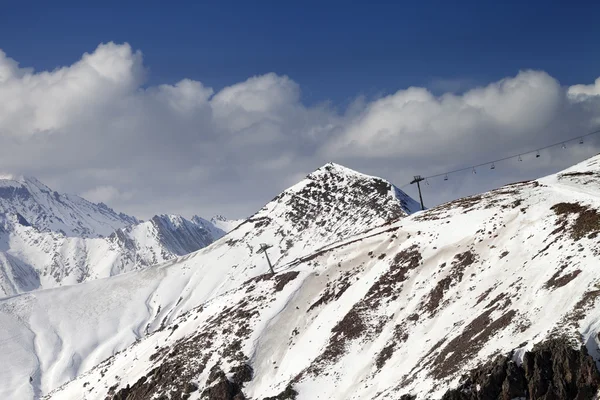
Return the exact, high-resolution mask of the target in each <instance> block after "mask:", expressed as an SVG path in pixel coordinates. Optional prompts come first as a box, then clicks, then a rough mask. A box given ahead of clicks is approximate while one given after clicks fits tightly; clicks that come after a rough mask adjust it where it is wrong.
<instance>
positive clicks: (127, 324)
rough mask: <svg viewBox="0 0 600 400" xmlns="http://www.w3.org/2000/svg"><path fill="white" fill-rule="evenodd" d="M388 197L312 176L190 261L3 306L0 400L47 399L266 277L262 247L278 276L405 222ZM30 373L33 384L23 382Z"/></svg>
mask: <svg viewBox="0 0 600 400" xmlns="http://www.w3.org/2000/svg"><path fill="white" fill-rule="evenodd" d="M373 188H376V189H378V190H373ZM326 190H327V191H326ZM390 190H391V185H390V184H389V183H386V182H385V181H383V180H380V179H378V178H377V179H371V178H365V177H364V176H363V175H361V174H357V173H353V172H352V171H350V170H346V171H344V176H338V175H336V174H335V173H325V174H322V175H321V176H319V177H315V176H309V177H307V179H305V180H304V181H303V182H301V183H300V184H299V185H296V186H294V187H293V188H291V189H289V190H287V191H285V192H283V193H282V194H281V195H280V196H277V197H276V198H275V199H274V200H273V201H272V202H270V203H268V204H267V205H266V206H265V207H263V209H261V210H260V211H259V212H257V213H256V214H255V215H253V216H252V217H251V218H249V219H248V220H247V221H245V222H244V223H243V224H241V225H240V226H238V227H237V228H236V229H234V230H233V231H232V232H230V233H229V234H228V235H227V236H225V237H223V238H222V239H220V240H219V241H217V242H215V243H213V244H212V245H210V246H208V247H206V248H204V249H202V250H200V251H198V252H196V253H194V254H190V255H186V256H183V257H180V258H178V259H176V260H171V261H167V262H166V263H163V264H160V265H156V266H152V267H149V268H146V269H143V270H139V271H135V272H132V273H127V274H121V275H118V276H114V277H112V278H110V279H105V280H94V281H90V282H88V283H84V284H81V285H74V286H68V287H62V288H57V289H54V290H42V291H36V292H32V293H28V294H24V295H21V296H16V297H13V298H10V299H5V300H3V301H0V320H1V321H0V357H3V355H2V354H3V350H4V349H6V348H5V347H4V346H9V347H10V348H11V349H13V350H11V353H12V355H11V358H12V359H13V360H19V361H15V362H11V365H12V366H13V367H14V368H11V369H10V370H7V371H3V370H0V380H1V381H3V382H7V383H6V384H5V385H4V386H3V387H2V388H0V398H2V397H10V396H15V397H19V398H31V397H35V393H48V392H49V391H51V390H52V389H55V388H56V387H57V386H59V385H60V384H63V383H64V382H66V381H68V380H70V379H72V378H75V377H76V376H78V375H79V374H81V373H82V372H84V371H87V370H89V369H91V368H92V367H93V366H95V365H96V364H97V363H98V362H100V361H102V360H104V359H105V358H107V357H109V356H111V355H113V354H114V353H115V352H117V351H121V350H124V349H125V348H126V347H127V346H129V345H130V344H131V343H133V342H134V341H136V340H137V339H139V338H142V337H144V336H146V335H147V334H149V333H151V332H155V331H157V330H160V329H164V327H166V326H168V324H170V323H171V322H172V321H173V320H174V319H175V318H177V317H178V316H180V315H183V314H184V313H186V312H188V311H190V310H191V309H193V308H195V307H197V306H198V305H200V304H202V303H204V302H205V301H208V300H210V299H213V298H216V297H217V296H220V295H222V294H225V293H227V292H229V291H231V290H232V289H234V288H238V287H240V285H242V284H243V283H244V282H245V281H247V280H248V279H250V278H253V277H255V276H257V275H260V274H262V273H263V272H264V271H266V270H268V269H267V265H266V262H265V259H264V256H263V255H261V254H257V253H256V249H257V248H258V246H259V245H260V243H263V242H265V243H269V244H272V245H273V246H274V247H273V248H271V249H270V250H269V254H270V256H271V257H272V260H273V262H274V263H275V265H276V267H277V268H278V267H279V266H281V265H284V264H285V263H287V262H290V261H293V260H294V259H296V258H298V257H299V256H301V255H304V254H309V253H310V252H311V251H312V250H313V249H316V248H319V247H321V246H323V245H324V244H327V243H328V240H329V241H331V242H333V241H337V240H340V239H345V238H347V237H350V236H351V235H353V234H355V233H357V232H360V231H361V230H365V229H372V228H374V227H375V226H377V225H381V224H385V223H390V222H392V221H393V220H395V219H397V218H398V217H402V216H405V215H406V213H405V211H404V210H403V208H402V205H401V204H400V203H399V202H398V201H397V200H396V199H395V198H394V197H393V196H390V194H389V192H390ZM323 198H325V199H326V200H327V201H326V202H322V199H323ZM171 223H172V221H171ZM15 337H18V338H21V339H19V340H20V341H21V342H19V343H20V344H19V345H18V346H16V347H15V341H14V340H12V339H10V338H15ZM4 354H7V353H4ZM4 361H6V360H2V362H4ZM27 374H31V376H32V380H33V381H32V383H31V384H30V383H29V382H22V377H23V376H26V375H27Z"/></svg>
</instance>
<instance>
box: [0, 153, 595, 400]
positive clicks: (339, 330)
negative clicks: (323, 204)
mask: <svg viewBox="0 0 600 400" xmlns="http://www.w3.org/2000/svg"><path fill="white" fill-rule="evenodd" d="M599 206H600V157H594V158H592V159H590V160H588V161H586V162H584V163H581V164H579V165H577V166H575V167H573V168H571V169H569V170H566V171H563V172H562V173H559V174H556V175H552V176H549V177H546V178H543V179H540V180H538V181H531V182H523V183H517V184H513V185H508V186H505V187H502V188H499V189H497V190H494V191H491V192H489V193H485V194H482V195H477V196H472V197H468V198H464V199H460V200H457V201H454V202H451V203H448V204H444V205H442V206H439V207H435V208H433V209H431V210H428V211H425V212H419V213H416V214H414V215H412V216H410V217H407V218H403V219H399V220H397V221H396V222H394V223H391V224H384V225H383V226H381V227H377V228H374V229H370V230H367V231H366V232H363V233H360V234H358V235H356V236H353V237H347V238H345V239H340V240H338V241H336V242H335V243H331V244H329V245H326V246H324V247H323V248H321V249H319V250H317V251H312V252H311V251H307V252H306V253H304V254H303V255H302V256H301V257H300V258H298V259H296V260H291V259H290V258H287V259H285V262H280V263H278V264H277V266H276V271H277V273H276V275H275V276H272V277H271V276H269V275H261V273H262V272H265V268H264V264H262V267H261V268H258V267H257V264H258V260H257V259H256V258H255V259H252V258H250V259H242V258H240V257H236V258H235V259H229V258H228V256H227V255H228V254H229V252H223V251H222V249H223V248H224V247H226V246H227V245H228V244H227V243H228V242H229V241H228V240H221V241H220V242H217V243H215V244H213V245H212V246H210V247H208V248H206V249H203V250H201V251H200V252H198V253H196V254H195V255H193V256H189V257H185V258H184V259H181V260H178V261H177V262H173V263H168V264H165V265H161V266H158V267H155V268H151V269H148V270H145V271H142V272H140V273H135V274H128V275H121V276H119V277H116V278H112V279H109V280H106V281H97V282H93V283H91V284H89V285H80V286H79V287H74V288H65V289H68V290H69V291H70V290H81V291H83V290H86V291H89V290H92V291H93V290H94V289H92V287H95V285H97V287H98V288H99V287H101V286H103V287H105V288H106V289H103V291H105V292H108V293H111V294H114V297H112V299H115V298H116V301H117V303H119V304H122V305H123V306H122V307H119V306H116V305H114V301H115V300H113V301H111V307H112V306H114V307H116V308H118V309H120V310H121V311H123V313H124V315H125V316H126V317H123V316H121V315H117V314H115V313H112V312H111V311H106V315H104V316H102V317H99V318H97V319H96V320H95V321H96V322H95V323H97V324H101V322H100V321H101V320H103V321H105V324H106V325H103V326H106V329H108V326H109V325H110V326H112V327H113V329H114V330H113V331H112V332H111V334H107V337H111V338H112V337H114V335H117V336H118V335H127V334H129V335H131V338H132V339H133V337H134V336H135V335H133V334H132V333H131V330H130V329H129V328H128V327H129V326H132V325H123V321H130V320H131V318H132V317H133V316H134V315H135V318H134V321H131V323H137V324H138V326H139V335H140V336H142V331H143V330H144V327H145V326H146V323H147V321H150V325H148V327H149V328H148V332H151V333H150V334H149V335H147V336H145V337H143V338H141V340H139V341H136V342H135V343H134V344H133V345H131V346H130V347H129V348H127V349H126V350H124V351H121V352H119V353H116V354H114V356H112V357H110V358H109V359H107V360H106V361H104V362H103V363H101V364H99V365H98V366H97V367H95V368H92V369H91V370H89V371H87V372H84V373H82V372H83V370H85V369H87V368H84V367H81V366H80V367H79V368H78V369H77V370H75V371H74V370H72V369H68V368H66V367H65V366H64V365H72V361H71V360H72V359H73V355H80V354H82V352H81V349H82V348H85V347H86V346H84V345H83V344H82V343H78V344H77V345H74V343H73V342H71V341H69V342H68V345H67V346H69V349H64V347H62V348H61V351H56V352H55V353H54V354H52V356H48V361H47V362H48V363H49V364H44V365H45V366H44V367H43V368H42V369H41V370H40V371H43V373H42V384H41V386H39V383H38V382H39V380H38V379H39V377H38V376H37V375H35V377H34V384H33V385H32V386H30V385H28V384H24V385H23V388H20V389H21V390H23V391H25V389H30V390H31V388H32V387H33V388H41V390H42V391H43V392H44V393H45V392H46V391H47V390H48V389H49V388H51V387H52V386H53V383H52V381H51V379H49V378H48V377H47V376H46V375H50V376H53V378H52V379H54V384H57V383H58V382H59V381H60V380H61V379H66V376H65V375H63V376H61V378H57V375H56V374H59V375H58V376H60V373H63V374H64V371H70V372H71V374H72V375H73V376H74V375H76V374H78V375H79V376H78V377H77V378H76V379H75V380H73V381H71V382H69V383H67V384H66V385H64V386H62V387H60V388H58V389H56V390H54V391H52V392H51V393H50V394H49V398H52V399H82V398H85V399H103V398H105V397H107V395H108V397H109V398H112V396H113V395H118V396H122V397H125V396H126V395H127V394H129V395H131V396H132V397H130V398H136V397H134V396H138V397H137V398H151V396H153V395H157V396H158V395H160V394H166V393H169V394H170V396H171V397H172V398H180V397H181V398H191V399H197V398H200V395H201V393H203V391H204V390H206V392H205V393H206V394H210V391H211V390H212V389H214V390H215V391H216V390H218V389H222V388H223V387H224V386H223V385H225V387H227V388H229V389H231V391H233V392H235V391H237V390H240V389H241V390H242V391H243V393H244V394H245V396H246V397H247V398H252V399H265V398H268V397H271V396H278V397H276V398H278V399H285V398H292V396H289V395H290V394H291V393H292V392H296V393H297V397H296V398H297V399H319V398H321V399H398V398H400V397H401V396H402V395H409V394H410V395H414V396H417V398H418V399H429V398H433V399H436V398H441V397H442V395H443V394H444V393H445V392H446V390H448V389H449V388H452V387H456V385H458V384H459V381H460V377H461V375H463V374H464V373H466V372H467V371H468V370H469V369H471V368H474V367H476V366H478V365H480V364H481V363H484V362H487V361H488V360H490V359H492V358H494V357H496V356H497V355H499V354H508V353H510V352H513V357H514V358H515V359H516V360H517V361H519V360H520V359H522V357H523V355H524V354H525V352H526V351H529V350H533V349H534V348H535V346H534V345H535V344H536V343H539V342H542V341H545V340H547V339H549V338H557V337H567V338H569V339H571V340H572V341H573V342H574V343H575V344H576V345H577V344H579V345H583V346H585V347H586V348H587V351H589V353H590V354H591V355H592V356H593V357H594V358H595V359H596V360H598V358H599V357H600V353H599V352H598V344H599V339H598V333H599V331H600V318H599V317H600V305H598V297H599V296H600V290H599V289H598V288H599V287H600V279H599V278H598V273H597V267H598V259H599V257H600V245H599V243H598V233H600V213H599V211H598V209H599ZM267 209H269V207H267ZM243 226H244V225H242V227H243ZM242 227H240V228H238V229H237V230H234V231H233V232H232V233H233V234H235V232H236V231H238V235H239V234H241V233H242V231H241V228H242ZM363 228H366V227H365V226H363ZM245 232H248V231H245ZM238 237H239V236H238ZM225 239H226V238H225ZM313 249H314V247H313V248H311V249H310V250H313ZM290 260H291V261H290ZM288 261H289V262H288ZM207 264H211V265H218V266H219V268H214V269H213V270H210V269H209V268H207V267H206V265H207ZM232 264H233V265H232ZM253 267H254V268H253ZM223 271H232V272H235V273H232V274H230V275H227V274H224V273H223ZM198 272H200V273H198ZM152 274H153V275H152ZM184 274H185V275H186V276H187V275H189V277H188V278H187V279H182V276H183V275H184ZM250 276H252V278H250V279H246V278H248V277H250ZM159 277H160V279H159ZM224 278H225V279H224ZM182 281H183V282H185V283H183V282H182ZM159 282H160V283H159ZM163 282H166V283H163ZM175 282H179V286H177V285H176V283H175ZM86 287H87V288H89V289H86ZM167 287H169V288H171V289H170V290H166V288H167ZM108 288H110V289H108ZM65 289H61V291H60V292H61V293H62V294H63V295H64V296H65V298H64V300H63V301H65V302H66V301H67V300H66V298H71V296H73V295H72V294H69V293H68V291H67V290H65ZM96 290H98V289H96ZM125 293H126V294H127V296H125ZM40 295H43V296H48V298H50V297H52V299H53V301H56V300H55V299H56V298H58V297H59V296H57V295H54V294H52V293H39V294H38V296H40ZM124 297H127V298H126V299H124ZM167 299H169V300H167ZM175 299H177V300H175ZM44 300H45V299H44V298H34V297H33V296H29V297H28V301H29V304H28V306H25V305H24V299H14V300H13V301H12V302H11V301H5V302H4V304H2V307H3V309H5V310H7V309H11V308H12V309H15V308H18V307H27V308H29V309H30V310H33V311H31V312H32V314H36V313H37V311H35V310H36V309H37V308H38V307H39V305H38V304H40V303H45V301H44ZM89 300H90V301H91V299H89ZM95 301H97V302H100V300H99V299H98V300H95ZM135 302H137V303H138V304H142V303H143V304H145V305H146V306H147V308H146V310H147V314H148V315H150V316H151V317H143V316H141V311H139V310H138V311H136V312H132V311H131V310H133V308H134V307H135V306H134V305H133V303H135ZM126 304H127V305H126ZM159 305H160V306H161V307H160V309H159V307H158V306H159ZM98 308H99V307H98V306H97V305H96V303H92V304H86V306H85V309H92V310H96V309H98ZM100 308H101V307H100ZM101 309H102V308H101ZM2 315H3V318H7V320H6V326H11V327H15V328H14V331H12V332H10V333H8V332H7V333H6V334H5V337H7V338H10V337H17V338H24V336H25V332H26V329H25V328H17V326H18V324H17V323H15V320H14V318H15V315H16V314H15V313H14V312H12V313H11V312H8V311H4V313H3V314H2ZM21 315H22V314H21ZM46 315H48V316H52V315H55V313H54V312H50V313H47V314H46ZM152 316H154V317H152ZM21 318H22V319H23V320H24V321H32V320H35V318H32V317H29V318H28V319H27V318H23V317H21ZM57 318H58V319H60V320H61V321H63V323H64V321H65V316H64V315H61V316H57ZM163 322H164V325H163V326H162V328H160V326H161V324H162V323H163ZM28 323H29V324H31V322H28ZM23 324H24V325H23V326H26V325H27V322H25V323H23ZM2 326H5V324H3V325H2ZM29 326H31V325H29ZM116 327H119V328H120V329H118V330H117V329H116ZM157 327H159V329H156V328H157ZM19 329H20V331H19ZM44 329H45V330H46V331H47V328H44ZM34 330H35V329H34ZM18 332H23V333H18ZM38 332H41V330H38ZM116 332H118V334H117V333H116ZM9 335H13V336H9ZM61 335H63V334H62V333H61ZM40 336H41V335H39V334H36V339H35V340H38V341H40V340H43V343H47V341H49V340H50V339H47V337H48V335H47V334H45V336H44V337H46V339H42V338H41V337H40ZM13 340H14V339H13ZM20 340H23V341H24V340H25V339H20ZM105 340H108V339H103V338H99V337H97V336H95V337H93V338H87V336H86V339H85V341H86V342H87V346H90V347H94V348H95V349H96V350H97V344H98V343H106V341H105ZM80 341H81V339H80ZM62 343H67V341H66V340H65V341H63V342H62ZM122 343H123V341H122ZM40 344H41V343H40ZM63 346H65V345H63ZM73 346H74V347H73ZM95 346H96V347H95ZM103 346H105V344H103ZM23 347H24V348H26V345H23ZM38 347H40V346H38ZM13 348H14V347H13ZM115 350H121V348H119V347H116V348H115ZM2 352H3V351H2ZM2 352H0V354H1V353H2ZM25 354H27V351H22V352H21V353H19V357H22V358H25ZM15 356H17V354H15ZM29 357H33V356H31V355H30V356H29ZM51 359H58V360H61V362H62V363H63V367H62V368H56V366H50V364H52V362H50V360H51ZM32 360H33V358H32ZM87 360H89V357H88V358H86V359H85V361H87ZM92 363H93V362H90V364H92ZM42 364H43V363H42ZM20 365H21V364H19V366H20ZM30 365H31V366H30V368H31V370H32V371H35V368H34V366H35V362H33V361H30ZM247 366H249V367H250V368H251V369H250V368H248V367H247ZM20 368H21V370H23V369H22V367H20ZM221 370H222V371H224V372H225V373H226V376H227V378H229V379H230V380H231V381H230V382H229V381H224V380H223V376H222V375H220V371H221ZM595 373H596V374H597V373H598V372H597V371H595ZM14 376H15V374H14V373H11V374H10V375H8V376H4V377H3V379H11V382H13V383H12V385H13V386H10V387H11V388H12V389H11V390H13V391H11V392H7V393H8V394H11V393H16V392H15V391H14V390H16V386H14V385H15V383H14V381H15V378H14ZM211 388H212V389H211ZM595 390H597V387H596V389H595ZM23 393H24V392H23ZM286 394H287V395H286ZM117 398H118V397H117Z"/></svg>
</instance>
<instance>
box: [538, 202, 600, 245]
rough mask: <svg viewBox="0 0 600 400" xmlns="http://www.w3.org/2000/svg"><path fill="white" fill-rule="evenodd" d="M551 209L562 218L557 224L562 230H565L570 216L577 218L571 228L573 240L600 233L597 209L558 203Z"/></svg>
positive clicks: (599, 215)
mask: <svg viewBox="0 0 600 400" xmlns="http://www.w3.org/2000/svg"><path fill="white" fill-rule="evenodd" d="M550 208H551V210H553V211H554V212H555V213H556V215H558V216H559V217H560V218H559V220H558V223H557V225H559V228H560V229H565V227H566V225H567V218H568V217H569V216H570V215H576V216H577V217H576V218H575V221H574V222H573V223H572V224H571V226H570V234H571V238H572V239H573V240H579V239H581V238H583V237H585V236H587V235H589V234H592V233H595V232H598V231H600V213H598V211H597V210H595V209H591V208H589V207H588V206H585V205H581V204H579V203H557V204H555V205H553V206H552V207H550Z"/></svg>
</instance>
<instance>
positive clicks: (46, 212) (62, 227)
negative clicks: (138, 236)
mask: <svg viewBox="0 0 600 400" xmlns="http://www.w3.org/2000/svg"><path fill="white" fill-rule="evenodd" d="M0 213H18V214H20V215H22V216H23V217H24V218H25V219H26V220H27V221H29V223H30V224H31V225H32V226H34V227H36V228H37V229H39V230H40V231H47V232H48V231H52V232H60V233H62V234H65V235H66V236H77V237H84V238H85V237H101V236H107V235H109V234H111V233H112V232H113V231H114V230H115V229H118V228H122V227H124V226H127V225H130V224H133V223H136V222H137V219H135V218H134V217H130V216H128V215H125V214H118V213H116V212H115V211H114V210H112V209H111V208H109V207H108V206H106V205H104V204H94V203H91V202H89V201H87V200H85V199H83V198H81V197H79V196H72V195H66V194H61V193H58V192H56V191H54V190H52V189H51V188H49V187H48V186H46V185H45V184H43V183H42V182H40V181H39V180H38V179H36V178H34V177H32V176H16V175H7V174H4V175H2V177H1V178H0Z"/></svg>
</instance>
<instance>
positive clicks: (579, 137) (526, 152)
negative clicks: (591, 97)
mask: <svg viewBox="0 0 600 400" xmlns="http://www.w3.org/2000/svg"><path fill="white" fill-rule="evenodd" d="M598 133H600V129H597V130H595V131H593V132H589V133H586V134H585V135H579V136H575V137H573V138H571V139H567V140H561V141H560V142H556V143H552V144H549V145H547V146H544V147H539V148H537V149H533V150H530V151H524V152H521V153H517V154H513V155H510V156H507V157H503V158H499V159H497V160H492V161H487V162H484V163H481V164H477V165H471V166H468V167H464V168H459V169H455V170H452V171H447V172H442V173H439V174H435V175H429V176H424V177H423V179H428V178H430V179H431V178H437V177H440V176H443V177H444V178H445V177H446V175H450V174H454V173H457V172H463V171H468V170H474V169H475V168H478V167H483V166H486V165H490V164H495V163H499V162H502V161H506V160H510V159H512V158H517V157H521V156H524V155H527V154H533V153H539V152H540V151H541V150H546V149H549V148H551V147H555V146H558V145H563V144H566V143H569V142H574V141H576V140H579V143H580V144H581V143H583V138H585V137H588V136H592V135H595V134H598ZM563 148H564V147H563ZM405 186H408V185H405Z"/></svg>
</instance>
